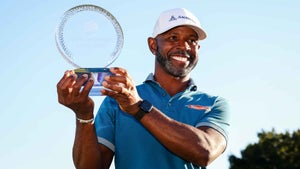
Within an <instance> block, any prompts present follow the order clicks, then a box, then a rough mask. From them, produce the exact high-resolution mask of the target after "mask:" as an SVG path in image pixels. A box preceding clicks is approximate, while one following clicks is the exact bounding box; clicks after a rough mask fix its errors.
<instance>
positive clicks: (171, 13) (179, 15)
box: [152, 8, 206, 40]
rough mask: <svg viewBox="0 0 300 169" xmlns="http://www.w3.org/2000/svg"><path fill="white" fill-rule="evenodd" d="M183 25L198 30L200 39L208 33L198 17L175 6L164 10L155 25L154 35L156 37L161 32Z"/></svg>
mask: <svg viewBox="0 0 300 169" xmlns="http://www.w3.org/2000/svg"><path fill="white" fill-rule="evenodd" d="M183 25H185V26H190V27H191V28H193V29H194V30H195V31H196V32H197V34H198V37H199V40H203V39H205V38H206V33H205V31H204V30H203V29H202V27H201V25H200V22H199V20H198V18H197V17H196V16H195V15H193V14H192V13H191V12H190V11H188V10H186V9H184V8H175V9H171V10H167V11H164V12H162V13H161V14H160V16H159V18H158V20H157V22H156V24H155V26H154V29H153V34H152V36H153V37H154V38H155V37H156V36H157V35H159V34H162V33H164V32H166V31H168V30H170V29H172V28H175V27H177V26H183Z"/></svg>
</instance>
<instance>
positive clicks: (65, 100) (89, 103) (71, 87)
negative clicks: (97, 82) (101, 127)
mask: <svg viewBox="0 0 300 169" xmlns="http://www.w3.org/2000/svg"><path fill="white" fill-rule="evenodd" d="M87 80H88V81H87ZM85 81H87V83H86V85H85V86H84V87H83V89H82V90H81V87H82V85H83V84H84V82H85ZM93 84H94V81H93V78H90V79H88V76H87V75H83V76H82V77H80V78H78V79H77V75H76V74H75V73H74V71H66V72H65V74H64V76H63V77H62V79H61V80H60V81H59V82H58V83H57V85H56V87H57V94H58V102H59V103H60V104H62V105H65V106H66V107H69V108H70V109H72V110H73V111H74V112H75V114H76V116H77V117H78V118H80V119H91V118H92V117H93V111H94V102H93V100H92V99H91V98H90V97H89V96H88V95H89V91H90V90H91V88H92V86H93Z"/></svg>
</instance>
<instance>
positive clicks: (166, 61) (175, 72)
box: [155, 47, 198, 78]
mask: <svg viewBox="0 0 300 169" xmlns="http://www.w3.org/2000/svg"><path fill="white" fill-rule="evenodd" d="M155 56H156V57H155V58H156V61H157V62H158V63H159V64H160V65H161V67H162V68H163V70H164V71H165V72H167V73H168V74H170V75H172V76H174V77H176V78H182V77H186V76H187V75H188V74H189V73H190V72H191V71H192V70H193V69H194V67H195V66H196V65H197V62H198V60H196V61H195V59H197V58H196V57H195V56H193V57H190V64H189V65H188V67H186V68H184V69H178V68H176V67H175V66H174V65H172V62H171V60H170V57H169V56H166V57H163V56H162V55H161V54H160V52H159V51H158V47H157V50H156V53H155Z"/></svg>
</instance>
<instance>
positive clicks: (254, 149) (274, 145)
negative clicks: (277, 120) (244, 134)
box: [229, 129, 300, 169]
mask: <svg viewBox="0 0 300 169" xmlns="http://www.w3.org/2000/svg"><path fill="white" fill-rule="evenodd" d="M258 138H259V140H258V143H255V144H249V145H248V146H247V147H246V149H244V150H242V151H241V158H238V157H236V156H234V155H230V156H229V163H230V169H300V129H298V130H297V131H295V132H293V133H289V132H285V133H276V132H275V130H274V129H272V131H271V132H265V131H262V132H261V133H258Z"/></svg>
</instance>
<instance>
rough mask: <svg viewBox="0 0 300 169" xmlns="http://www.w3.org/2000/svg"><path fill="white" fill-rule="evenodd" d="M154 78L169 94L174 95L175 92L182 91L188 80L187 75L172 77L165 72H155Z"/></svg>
mask: <svg viewBox="0 0 300 169" xmlns="http://www.w3.org/2000/svg"><path fill="white" fill-rule="evenodd" d="M154 78H155V80H156V81H157V82H158V83H159V84H160V86H161V87H162V88H163V89H165V90H166V91H167V92H168V93H169V95H170V96H174V95H175V94H177V93H179V92H182V91H184V90H185V89H186V88H187V87H188V85H189V80H190V78H189V76H185V77H174V76H171V75H169V74H166V73H165V72H163V73H162V72H160V73H158V72H155V73H154Z"/></svg>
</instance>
